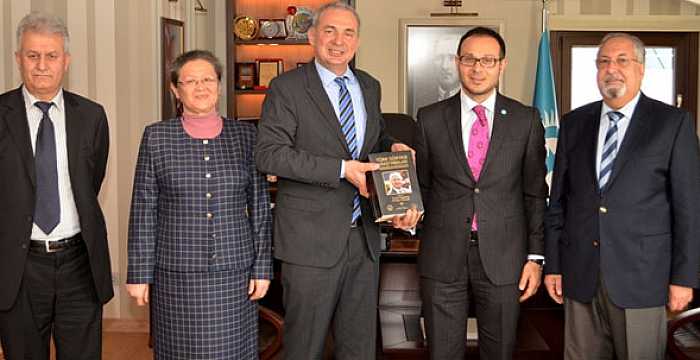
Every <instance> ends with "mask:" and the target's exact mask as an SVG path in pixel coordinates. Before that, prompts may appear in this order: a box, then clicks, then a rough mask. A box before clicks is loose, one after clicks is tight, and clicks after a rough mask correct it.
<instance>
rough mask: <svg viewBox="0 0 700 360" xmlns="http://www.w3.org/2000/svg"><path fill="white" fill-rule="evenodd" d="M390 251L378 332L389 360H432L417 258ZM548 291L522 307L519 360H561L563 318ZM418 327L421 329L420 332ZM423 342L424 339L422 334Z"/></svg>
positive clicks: (473, 354)
mask: <svg viewBox="0 0 700 360" xmlns="http://www.w3.org/2000/svg"><path fill="white" fill-rule="evenodd" d="M401 245H402V249H401V250H400V251H397V250H393V251H392V249H391V248H390V249H389V250H388V251H385V252H383V253H382V258H381V264H380V280H379V304H378V309H379V310H378V315H379V326H380V334H379V335H380V341H381V349H382V354H383V356H384V359H402V360H403V359H427V358H428V352H427V348H426V347H425V345H424V344H423V341H422V339H421V338H420V337H418V336H417V335H416V334H421V332H420V329H419V325H418V322H417V320H416V317H418V316H420V308H421V299H420V289H419V276H418V273H417V270H416V264H415V257H416V253H415V252H411V251H405V250H404V249H405V248H410V247H411V246H410V244H404V243H402V244H401ZM548 298H549V297H548V296H547V295H546V291H545V290H544V287H540V289H539V291H538V293H537V294H536V295H535V297H534V298H533V299H531V300H528V301H527V302H526V303H525V304H523V306H522V307H521V315H520V322H519V326H518V340H517V345H516V349H515V354H514V356H513V357H514V359H533V360H535V359H536V360H544V359H561V358H562V357H563V354H562V350H563V337H564V336H563V329H564V317H563V311H562V309H561V307H560V306H558V305H554V303H553V302H552V301H551V300H549V299H548ZM416 327H418V328H417V329H416ZM421 336H422V334H421ZM465 346H466V347H467V356H468V357H469V359H478V358H479V354H478V353H479V351H478V344H477V343H476V342H474V341H465Z"/></svg>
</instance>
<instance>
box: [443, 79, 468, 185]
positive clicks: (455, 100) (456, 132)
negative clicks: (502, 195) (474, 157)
mask: <svg viewBox="0 0 700 360" xmlns="http://www.w3.org/2000/svg"><path fill="white" fill-rule="evenodd" d="M461 106H462V100H461V99H460V93H459V92H457V95H454V96H452V97H451V98H450V100H448V102H447V103H446V104H445V107H444V109H443V114H444V115H443V120H444V121H445V126H446V128H447V136H449V138H450V143H451V144H452V150H454V152H455V155H456V156H457V159H458V160H459V164H460V166H461V167H462V170H464V172H465V173H466V174H467V176H468V177H469V179H470V180H471V181H472V182H474V175H473V174H472V171H471V169H470V168H469V164H468V162H467V154H466V153H465V152H464V140H463V137H462V111H461V110H462V108H461Z"/></svg>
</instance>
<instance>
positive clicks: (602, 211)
mask: <svg viewBox="0 0 700 360" xmlns="http://www.w3.org/2000/svg"><path fill="white" fill-rule="evenodd" d="M598 210H600V213H601V214H607V213H608V208H606V207H605V206H601V207H600V208H599V209H598Z"/></svg>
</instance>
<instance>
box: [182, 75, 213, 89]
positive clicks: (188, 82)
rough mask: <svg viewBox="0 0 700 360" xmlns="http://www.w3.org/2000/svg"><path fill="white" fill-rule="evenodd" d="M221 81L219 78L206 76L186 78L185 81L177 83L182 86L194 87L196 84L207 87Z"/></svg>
mask: <svg viewBox="0 0 700 360" xmlns="http://www.w3.org/2000/svg"><path fill="white" fill-rule="evenodd" d="M218 82H219V80H218V79H217V78H213V77H205V78H202V79H199V80H197V79H189V80H184V81H178V82H177V83H178V84H180V85H181V86H182V87H186V88H192V87H195V86H199V85H200V84H201V85H204V86H206V87H213V86H214V85H216V84H217V83H218Z"/></svg>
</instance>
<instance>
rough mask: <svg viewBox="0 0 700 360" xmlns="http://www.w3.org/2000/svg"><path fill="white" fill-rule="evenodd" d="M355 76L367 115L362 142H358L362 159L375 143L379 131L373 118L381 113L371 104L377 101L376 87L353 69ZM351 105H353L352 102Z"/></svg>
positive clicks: (376, 117) (377, 124)
mask: <svg viewBox="0 0 700 360" xmlns="http://www.w3.org/2000/svg"><path fill="white" fill-rule="evenodd" d="M355 78H356V79H357V81H358V82H359V83H360V88H362V98H363V99H364V103H365V114H366V115H367V116H366V121H365V137H364V144H358V145H359V146H360V149H361V151H360V159H364V158H365V156H366V155H367V153H368V152H369V151H370V150H371V145H372V144H374V143H375V142H374V137H375V134H378V133H379V122H378V121H375V119H378V118H379V117H381V116H382V114H380V113H379V112H378V111H377V108H376V107H374V106H372V104H374V103H375V102H376V101H377V100H376V99H378V98H379V94H377V90H378V89H376V88H373V87H370V86H369V85H368V84H367V83H366V82H365V81H364V78H363V77H362V76H361V75H360V73H359V72H357V71H355ZM353 106H355V105H354V104H353Z"/></svg>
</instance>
